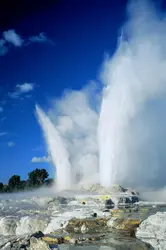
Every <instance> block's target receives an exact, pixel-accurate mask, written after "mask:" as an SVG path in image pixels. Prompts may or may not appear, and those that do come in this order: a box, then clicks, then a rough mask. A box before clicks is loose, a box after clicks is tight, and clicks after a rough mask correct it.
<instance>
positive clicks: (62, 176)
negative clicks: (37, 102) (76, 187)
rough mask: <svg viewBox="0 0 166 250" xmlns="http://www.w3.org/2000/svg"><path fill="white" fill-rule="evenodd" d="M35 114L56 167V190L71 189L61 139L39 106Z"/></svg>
mask: <svg viewBox="0 0 166 250" xmlns="http://www.w3.org/2000/svg"><path fill="white" fill-rule="evenodd" d="M36 112H37V115H38V118H39V122H40V124H41V126H42V128H43V131H44V135H45V139H46V142H47V145H48V151H49V153H50V155H51V158H52V161H53V163H54V164H55V166H57V168H56V174H57V179H56V185H57V188H58V189H68V188H70V187H71V183H72V176H71V164H70V162H69V155H68V152H67V150H66V148H65V145H64V143H63V141H62V139H61V137H60V136H59V134H58V131H57V130H56V128H55V127H54V125H53V124H52V122H51V121H50V119H49V118H48V117H47V116H46V114H45V113H44V112H43V111H42V110H41V108H40V107H39V106H36ZM66 177H67V178H66Z"/></svg>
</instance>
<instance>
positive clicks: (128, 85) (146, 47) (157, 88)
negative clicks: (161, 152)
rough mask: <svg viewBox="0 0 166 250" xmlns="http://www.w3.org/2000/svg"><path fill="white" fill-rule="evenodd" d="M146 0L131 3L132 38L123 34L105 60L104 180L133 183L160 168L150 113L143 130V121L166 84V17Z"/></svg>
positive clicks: (101, 129)
mask: <svg viewBox="0 0 166 250" xmlns="http://www.w3.org/2000/svg"><path fill="white" fill-rule="evenodd" d="M147 3H148V2H145V1H139V2H137V3H136V2H133V3H132V4H131V5H130V6H129V15H130V19H129V21H128V23H127V24H126V25H125V26H124V29H123V31H124V34H125V36H126V37H127V38H128V39H127V40H128V41H125V38H124V39H121V41H120V43H119V46H118V49H117V51H116V53H115V55H114V57H113V58H112V59H107V60H106V62H105V63H104V70H103V75H102V80H103V83H104V85H105V87H104V90H103V101H102V106H101V113H100V121H99V152H100V164H99V166H100V180H101V184H103V185H106V186H109V185H110V184H113V183H114V182H120V183H122V182H128V183H129V182H130V180H129V181H128V179H131V178H132V179H134V181H136V182H137V180H139V182H140V181H141V179H143V180H145V179H147V180H150V179H151V178H154V173H155V172H154V171H155V168H156V167H157V169H160V167H159V166H158V164H159V162H157V160H158V159H157V158H156V157H157V154H156V150H157V147H156V145H154V147H152V145H151V144H150V143H151V141H150V138H151V136H153V134H150V133H149V132H150V130H151V129H149V132H148V134H147V131H146V126H145V125H146V118H145V117H144V128H145V129H144V130H142V134H139V129H140V127H139V126H138V124H139V122H140V118H141V115H142V113H143V112H144V111H145V109H147V105H148V102H149V101H152V100H155V99H156V98H159V99H160V95H161V94H163V92H165V90H166V70H165V69H166V47H165V44H166V32H165V31H166V28H165V27H166V22H165V20H160V19H159V18H158V17H157V15H155V13H154V11H153V9H152V8H151V6H150V5H148V4H147ZM151 108H153V107H152V106H151ZM153 115H154V116H155V114H153ZM142 118H143V117H142ZM136 121H137V122H136ZM148 125H149V126H151V124H150V123H149V124H148ZM136 127H137V130H136ZM133 131H134V134H132V132H133ZM151 132H152V133H153V132H154V131H151ZM146 137H148V138H146ZM140 138H142V141H140ZM146 139H148V141H146ZM154 143H156V142H154ZM134 147H135V148H134ZM142 147H143V148H144V150H145V152H146V153H145V154H144V152H142ZM154 149H155V150H154ZM157 153H158V152H157ZM150 157H152V159H150ZM150 165H151V166H150ZM158 167H159V168H158ZM147 170H148V171H147ZM106 173H107V174H106ZM145 174H146V175H147V174H148V175H149V176H148V177H147V176H146V177H145V176H144V175H145ZM134 175H135V176H134ZM137 184H140V185H141V183H137ZM144 184H145V183H144Z"/></svg>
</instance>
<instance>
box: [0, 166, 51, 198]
mask: <svg viewBox="0 0 166 250" xmlns="http://www.w3.org/2000/svg"><path fill="white" fill-rule="evenodd" d="M48 177H49V174H48V172H47V171H46V169H38V168H36V169H35V170H33V171H31V172H29V173H28V179H27V180H21V177H20V176H19V175H13V176H12V177H11V178H10V179H9V181H8V184H3V183H2V182H0V193H10V192H19V191H28V190H33V189H35V188H39V187H42V186H52V185H53V183H54V180H53V179H52V178H48Z"/></svg>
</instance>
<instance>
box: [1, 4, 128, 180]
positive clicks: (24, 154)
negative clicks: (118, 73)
mask: <svg viewBox="0 0 166 250" xmlns="http://www.w3.org/2000/svg"><path fill="white" fill-rule="evenodd" d="M116 2H118V3H116ZM125 3H126V1H123V0H121V1H107V0H104V1H102V0H98V1H83V0H80V1H67V0H66V1H65V0H64V1H60V3H59V4H58V5H55V6H53V5H52V6H51V7H48V8H46V9H45V10H40V11H36V12H35V13H34V12H32V14H31V15H29V16H26V18H22V19H21V20H19V22H18V21H17V22H13V23H14V24H13V25H11V26H10V27H8V29H6V27H5V29H3V28H1V30H0V55H1V56H0V170H1V171H0V173H1V174H0V181H3V182H7V180H8V178H9V177H10V176H11V175H13V174H19V175H21V177H22V178H23V179H24V178H27V173H28V172H29V171H31V170H33V169H34V168H36V167H39V168H42V167H44V168H46V169H47V170H48V171H49V173H50V175H51V176H52V175H53V173H54V168H53V166H51V165H50V164H49V163H43V162H38V163H33V162H31V160H32V158H33V157H43V156H47V152H46V148H45V145H44V140H43V136H42V132H41V129H40V127H39V125H38V122H37V121H36V118H35V115H34V108H35V103H39V104H40V105H41V106H42V108H44V109H47V108H48V107H49V102H50V100H52V99H53V98H56V97H60V96H61V94H62V93H63V91H64V89H67V88H72V89H80V88H82V87H83V86H84V85H85V84H87V82H88V81H89V80H94V79H96V78H97V77H98V72H99V69H100V66H101V64H102V62H103V58H104V54H105V53H106V52H108V53H109V54H112V53H113V52H114V50H115V48H116V43H117V36H118V35H119V34H120V27H121V25H122V23H123V22H124V20H125Z"/></svg>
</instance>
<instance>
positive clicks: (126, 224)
mask: <svg viewBox="0 0 166 250" xmlns="http://www.w3.org/2000/svg"><path fill="white" fill-rule="evenodd" d="M140 223H141V220H139V219H131V218H114V217H112V218H111V219H110V220H109V221H108V222H107V226H108V227H109V228H111V229H116V230H120V231H123V232H125V233H127V234H129V235H130V236H133V235H134V234H135V231H136V228H137V227H138V226H139V225H140Z"/></svg>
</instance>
